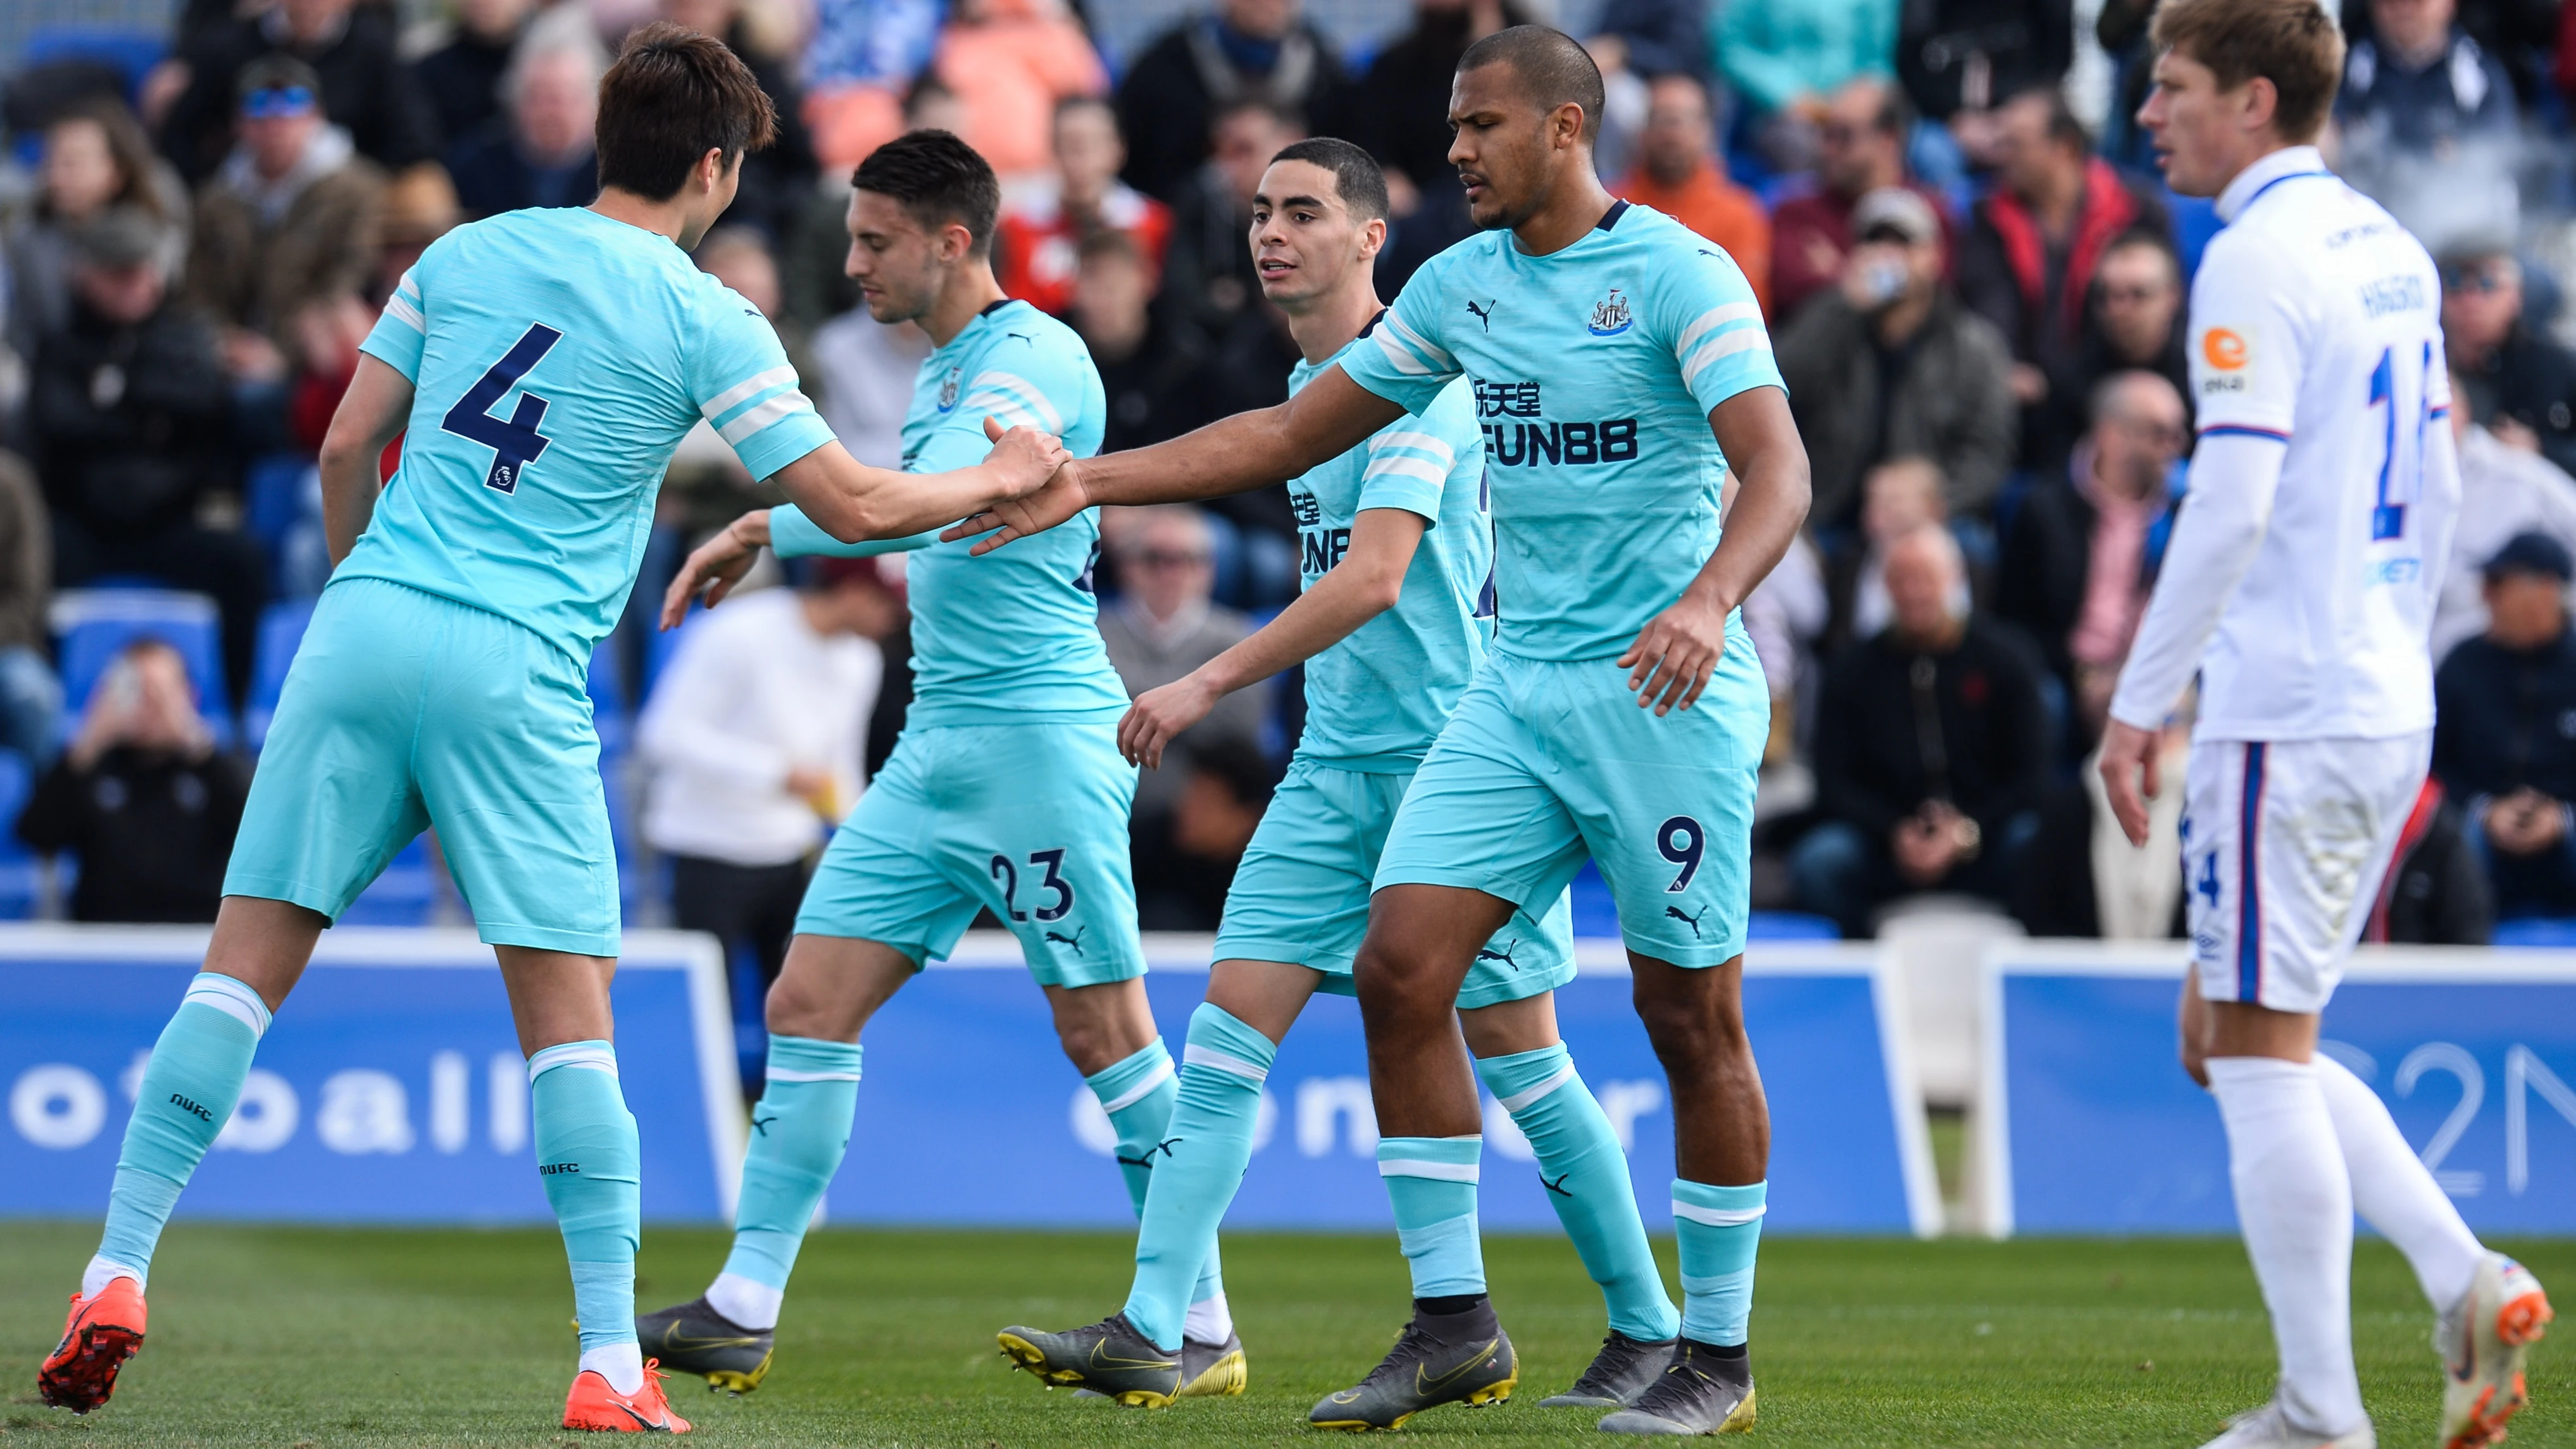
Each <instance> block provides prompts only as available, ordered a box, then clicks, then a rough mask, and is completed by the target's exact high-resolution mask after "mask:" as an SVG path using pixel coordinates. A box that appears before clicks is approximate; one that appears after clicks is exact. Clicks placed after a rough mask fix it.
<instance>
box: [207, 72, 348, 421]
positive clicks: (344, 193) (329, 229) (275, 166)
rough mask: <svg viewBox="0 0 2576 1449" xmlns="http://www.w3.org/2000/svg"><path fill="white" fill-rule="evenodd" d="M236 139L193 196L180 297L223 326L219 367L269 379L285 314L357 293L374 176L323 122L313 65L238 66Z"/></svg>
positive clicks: (341, 134) (342, 134)
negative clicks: (191, 235)
mask: <svg viewBox="0 0 2576 1449" xmlns="http://www.w3.org/2000/svg"><path fill="white" fill-rule="evenodd" d="M240 113H241V125H240V134H241V144H240V145H239V146H238V147H237V148H236V149H235V150H234V151H233V153H232V155H230V156H228V157H226V158H225V160H224V163H223V166H222V169H220V170H219V171H217V172H216V173H215V175H214V177H213V179H211V180H209V181H208V182H206V184H205V186H204V187H203V188H201V189H200V190H199V192H198V194H197V220H196V236H195V240H194V241H193V243H192V244H191V246H190V248H189V253H188V282H187V288H188V291H187V295H188V300H189V301H191V302H193V303H195V304H196V305H197V306H198V307H199V308H201V309H203V310H204V311H205V312H206V313H208V314H209V315H211V316H213V317H214V318H215V319H216V320H217V321H219V322H221V323H222V324H224V325H225V327H226V328H227V329H228V333H227V336H226V338H225V348H226V354H227V362H228V365H229V366H230V367H231V368H232V370H233V371H234V372H236V373H238V374H242V375H245V376H258V375H261V374H266V375H268V376H270V377H274V376H275V375H276V374H277V373H278V372H280V371H281V370H282V366H283V364H282V361H281V360H280V359H279V358H278V356H277V353H276V351H275V348H274V346H273V345H264V344H263V335H264V336H265V341H266V343H267V344H273V343H274V342H275V341H276V340H277V339H278V338H279V337H280V336H281V335H282V329H283V328H284V327H285V325H286V322H287V319H288V318H290V317H292V316H293V315H294V314H295V312H296V311H297V309H298V308H300V307H302V306H303V305H304V304H305V303H307V302H310V301H312V300H314V299H315V298H318V297H330V296H336V295H340V294H343V293H358V292H362V291H364V290H365V288H366V286H367V284H368V283H369V282H370V281H371V280H373V278H374V276H375V270H376V248H377V246H378V245H379V244H380V241H381V239H382V231H381V228H382V225H383V219H384V194H385V179H384V173H383V172H382V171H380V170H378V169H377V168H376V167H375V166H374V165H373V164H372V163H370V162H368V161H367V160H366V159H364V158H363V157H361V156H359V155H358V154H357V152H356V151H355V149H354V148H353V147H352V146H351V144H350V141H349V133H348V132H347V131H345V130H342V129H341V128H340V127H339V126H337V125H334V124H333V123H332V122H331V121H329V120H328V119H326V118H325V117H324V115H323V113H322V107H321V102H320V99H319V82H318V81H317V80H316V78H315V76H314V73H313V70H312V68H311V67H309V66H307V65H305V64H304V63H303V62H302V61H299V60H295V59H293V58H291V57H288V56H282V55H280V56H269V57H267V58H265V59H262V60H259V61H255V62H253V63H252V64H250V65H249V66H246V67H244V68H243V70H242V72H241V103H240Z"/></svg>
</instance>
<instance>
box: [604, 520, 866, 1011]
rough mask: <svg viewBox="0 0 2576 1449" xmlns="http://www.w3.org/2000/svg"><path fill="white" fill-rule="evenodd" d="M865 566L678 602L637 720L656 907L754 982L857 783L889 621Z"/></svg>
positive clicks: (783, 939) (764, 975) (769, 966)
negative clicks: (696, 606) (670, 639)
mask: <svg viewBox="0 0 2576 1449" xmlns="http://www.w3.org/2000/svg"><path fill="white" fill-rule="evenodd" d="M891 564H892V561H888V566H891ZM880 568H881V565H880V562H879V561H878V560H876V559H873V558H867V559H818V560H814V561H813V563H812V566H811V567H809V568H808V569H807V571H806V573H805V575H804V578H803V581H802V582H801V583H800V584H799V585H798V586H797V587H794V588H770V589H759V590H755V591H753V592H751V593H747V594H739V595H736V596H734V597H732V598H729V599H727V600H725V601H724V602H723V603H722V604H721V605H719V606H717V607H716V608H714V609H712V610H708V611H705V612H703V613H698V614H694V615H692V616H691V617H690V620H689V622H688V624H687V625H686V626H685V628H684V630H683V632H682V633H681V635H680V638H679V643H678V647H677V648H676V649H675V650H674V651H673V653H672V655H671V659H670V662H669V663H668V664H667V665H665V666H664V667H663V670H662V674H661V677H660V678H659V679H658V680H656V681H655V682H654V686H653V694H652V698H651V699H649V700H647V701H646V702H645V705H644V713H643V717H642V719H641V721H640V722H639V724H638V726H637V731H636V744H637V746H638V748H639V749H640V750H641V752H642V755H643V759H644V762H645V764H646V766H647V767H648V768H649V769H650V770H651V772H652V773H651V779H650V783H649V784H648V785H647V787H646V790H645V803H644V838H645V840H646V841H647V842H648V843H649V844H651V845H652V847H653V848H654V849H655V850H658V851H661V852H662V853H664V854H665V855H668V856H669V857H671V868H672V876H671V910H672V914H673V916H674V918H675V919H676V921H677V924H678V925H679V927H680V928H681V929H682V930H686V931H707V932H711V933H712V934H714V935H715V936H716V937H718V938H719V939H721V940H722V941H723V942H724V943H725V946H726V950H727V954H728V955H729V956H731V955H744V954H747V955H749V956H750V957H751V958H752V959H753V960H755V961H757V962H758V963H759V969H760V976H761V980H762V982H763V983H764V984H765V983H767V982H769V981H773V980H775V979H777V976H778V968H779V965H780V963H781V962H783V961H785V960H786V957H787V939H788V936H789V935H790V934H791V933H792V932H793V930H794V927H795V923H796V904H797V901H798V899H799V898H800V897H802V896H803V894H804V891H805V879H806V877H807V875H808V874H810V873H811V870H812V857H813V855H814V853H815V851H816V850H817V849H818V848H819V847H820V846H821V845H822V843H823V840H824V837H825V836H826V834H827V833H828V832H829V831H830V830H831V828H832V827H833V826H834V825H836V824H838V823H839V821H840V819H841V817H842V816H844V815H846V814H848V813H849V810H850V807H851V806H852V805H853V804H855V803H857V801H858V797H859V792H860V791H861V790H863V789H864V788H866V785H867V770H866V765H865V755H864V750H865V747H866V743H867V729H868V717H869V714H870V713H871V711H873V710H874V708H875V706H876V699H877V691H878V687H879V685H880V684H881V682H882V681H883V678H884V674H885V655H884V652H883V649H882V647H881V645H882V643H883V641H887V640H892V639H896V638H898V637H899V636H900V633H901V631H902V628H903V622H904V609H903V600H902V598H901V596H900V595H899V594H898V593H897V592H896V590H895V589H894V588H893V587H891V586H889V585H888V583H887V582H886V579H885V575H884V574H883V573H882V572H880Z"/></svg>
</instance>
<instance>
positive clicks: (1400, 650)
mask: <svg viewBox="0 0 2576 1449" xmlns="http://www.w3.org/2000/svg"><path fill="white" fill-rule="evenodd" d="M1375 345H1376V344H1375V343H1374V342H1373V341H1371V340H1370V338H1369V336H1368V334H1367V333H1365V332H1363V333H1362V334H1361V335H1360V336H1359V338H1358V339H1357V340H1356V341H1354V342H1352V343H1351V344H1350V346H1349V347H1345V348H1343V349H1342V352H1341V353H1338V354H1336V355H1335V357H1334V358H1332V359H1328V360H1327V361H1325V362H1324V363H1323V364H1321V365H1320V366H1318V365H1316V364H1312V363H1307V362H1299V363H1298V364H1297V366H1296V368H1295V370H1293V371H1291V372H1290V373H1289V374H1288V391H1289V392H1290V393H1292V394H1293V393H1295V392H1297V391H1298V390H1299V389H1301V388H1303V387H1304V386H1305V385H1306V384H1307V382H1308V381H1310V380H1312V379H1313V378H1314V376H1315V374H1317V373H1319V372H1321V371H1323V370H1324V368H1326V367H1330V366H1332V364H1333V362H1334V361H1338V360H1339V359H1340V358H1341V357H1342V356H1345V355H1347V354H1348V353H1349V352H1350V350H1351V348H1353V347H1374V346H1375ZM1484 475H1485V435H1484V434H1483V433H1481V432H1479V431H1478V430H1477V427H1476V404H1475V399H1474V395H1473V394H1472V393H1471V392H1470V390H1469V389H1468V386H1467V384H1466V383H1464V382H1458V383H1453V384H1451V385H1450V386H1448V387H1446V388H1443V389H1441V390H1440V392H1439V394H1438V396H1436V397H1435V398H1434V399H1433V400H1432V402H1431V405H1430V406H1429V407H1426V408H1424V409H1423V410H1422V415H1421V416H1420V417H1404V418H1399V419H1397V420H1396V421H1394V422H1392V423H1389V424H1388V425H1387V426H1385V427H1384V428H1381V429H1379V430H1378V432H1377V433H1376V434H1374V435H1373V436H1371V437H1370V438H1369V440H1368V441H1367V442H1365V443H1362V444H1361V445H1360V446H1358V447H1356V448H1353V449H1351V450H1350V451H1349V452H1347V453H1344V454H1342V455H1341V456H1340V457H1338V458H1335V459H1333V460H1332V461H1331V462H1329V463H1326V464H1324V465H1323V466H1322V467H1320V468H1315V469H1312V470H1310V471H1309V472H1307V473H1306V474H1304V475H1303V476H1301V477H1298V478H1294V479H1291V480H1289V483H1288V502H1289V505H1290V506H1291V507H1293V508H1294V509H1295V510H1296V513H1297V555H1298V560H1299V569H1300V571H1301V572H1302V573H1303V574H1304V576H1305V577H1304V586H1305V587H1306V588H1310V589H1311V588H1313V587H1314V586H1315V583H1316V581H1317V580H1318V579H1321V578H1322V577H1323V576H1324V574H1325V572H1326V571H1327V570H1329V569H1331V568H1332V567H1333V566H1334V565H1336V564H1338V563H1340V562H1341V561H1342V555H1343V553H1344V552H1346V551H1347V550H1348V549H1349V548H1350V544H1351V523H1352V521H1353V520H1354V519H1356V518H1357V517H1358V516H1359V514H1360V510H1362V509H1365V508H1401V509H1403V510H1405V511H1406V512H1408V513H1418V514H1420V515H1421V516H1422V517H1423V518H1425V519H1428V520H1429V521H1430V523H1431V526H1430V527H1429V528H1427V529H1425V530H1423V534H1422V543H1421V545H1420V547H1418V548H1416V549H1415V550H1414V554H1413V563H1412V565H1411V567H1409V568H1408V569H1407V570H1406V571H1405V575H1404V589H1403V592H1402V593H1401V594H1400V595H1398V596H1397V598H1396V601H1395V607H1393V608H1391V609H1388V610H1387V611H1386V612H1384V613H1382V614H1380V615H1378V616H1377V617H1376V618H1374V619H1371V620H1369V621H1368V622H1367V623H1365V624H1362V625H1361V626H1359V627H1358V628H1357V629H1354V630H1352V631H1351V633H1350V635H1349V637H1347V638H1345V639H1343V640H1342V641H1341V642H1340V643H1338V644H1335V645H1333V646H1332V647H1331V648H1329V649H1326V650H1325V651H1323V652H1322V653H1320V654H1317V655H1316V656H1315V657H1314V658H1312V659H1309V660H1307V661H1306V732H1305V735H1304V737H1303V738H1302V739H1300V740H1299V741H1298V742H1297V752H1298V753H1299V754H1301V755H1304V756H1307V757H1309V758H1312V759H1316V760H1322V761H1328V762H1330V763H1333V764H1337V765H1342V766H1344V767H1345V768H1352V769H1366V768H1376V769H1385V770H1407V771H1409V770H1411V769H1412V768H1413V767H1414V766H1416V765H1419V764H1420V763H1422V756H1423V753H1424V752H1425V751H1427V750H1429V749H1430V748H1431V741H1432V740H1433V738H1434V737H1436V736H1437V735H1438V734H1439V733H1440V727H1441V726H1442V725H1443V724H1446V723H1447V722H1448V719H1449V712H1450V711H1451V710H1453V709H1455V708H1457V707H1458V698H1459V696H1460V695H1461V694H1463V693H1465V692H1466V688H1467V680H1468V678H1469V677H1470V676H1471V675H1473V674H1474V673H1475V672H1476V664H1477V661H1479V660H1481V659H1483V658H1484V657H1485V639H1486V634H1487V631H1488V630H1489V629H1490V628H1491V627H1492V626H1491V624H1490V623H1489V622H1487V621H1488V620H1490V619H1491V617H1492V613H1493V610H1492V607H1491V605H1490V603H1489V602H1487V601H1488V600H1490V597H1491V588H1492V584H1493V568H1494V542H1493V524H1492V519H1491V518H1490V517H1489V516H1488V515H1487V514H1486V512H1485V498H1484ZM1012 546H1013V547H1015V548H1016V547H1018V545H1016V544H1014V545H1012ZM1480 614H1481V616H1482V617H1481V618H1480V617H1479V616H1480Z"/></svg>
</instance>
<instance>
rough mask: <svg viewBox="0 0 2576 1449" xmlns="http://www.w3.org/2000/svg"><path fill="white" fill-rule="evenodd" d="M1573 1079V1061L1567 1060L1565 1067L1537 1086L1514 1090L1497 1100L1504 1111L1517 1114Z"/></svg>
mask: <svg viewBox="0 0 2576 1449" xmlns="http://www.w3.org/2000/svg"><path fill="white" fill-rule="evenodd" d="M1573 1080H1574V1063H1573V1062H1572V1061H1568V1062H1567V1063H1566V1064H1565V1069H1564V1070H1563V1071H1560V1072H1558V1073H1557V1074H1556V1075H1555V1076H1552V1077H1550V1078H1548V1079H1547V1080H1546V1081H1544V1082H1541V1083H1539V1084H1538V1085H1537V1086H1535V1087H1532V1088H1530V1089H1529V1090H1528V1091H1526V1092H1514V1093H1512V1094H1511V1095H1510V1096H1508V1097H1503V1098H1500V1099H1498V1100H1500V1101H1501V1102H1502V1104H1503V1110H1504V1111H1506V1112H1509V1113H1511V1114H1512V1115H1514V1116H1519V1115H1520V1110H1521V1109H1522V1108H1523V1107H1526V1106H1528V1105H1530V1104H1531V1103H1533V1102H1536V1101H1537V1100H1539V1099H1540V1098H1542V1097H1544V1096H1546V1095H1547V1094H1548V1093H1550V1092H1553V1091H1555V1090H1556V1089H1557V1088H1559V1087H1562V1086H1564V1085H1565V1084H1566V1083H1568V1082H1570V1081H1573Z"/></svg>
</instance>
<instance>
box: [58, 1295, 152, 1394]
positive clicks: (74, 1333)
mask: <svg viewBox="0 0 2576 1449" xmlns="http://www.w3.org/2000/svg"><path fill="white" fill-rule="evenodd" d="M143 1318H144V1310H143V1285H142V1284H140V1283H137V1282H135V1281H134V1280H133V1279H131V1278H111V1279H109V1280H108V1284H107V1286H106V1287H104V1288H101V1289H100V1290H98V1293H97V1294H96V1296H94V1297H89V1298H84V1297H82V1296H81V1295H79V1294H77V1293H75V1294H73V1295H72V1311H71V1314H70V1316H69V1317H67V1318H65V1319H64V1320H63V1341H62V1342H60V1343H58V1344H55V1345H54V1351H53V1352H52V1353H50V1354H48V1355H46V1357H45V1362H44V1365H43V1366H42V1367H40V1368H38V1369H37V1370H36V1396H37V1397H38V1398H40V1399H42V1400H44V1401H45V1402H46V1403H48V1404H51V1405H53V1406H54V1407H55V1408H57V1409H69V1410H71V1411H72V1412H73V1413H75V1414H86V1413H88V1412H89V1411H90V1410H92V1409H95V1408H97V1407H98V1406H99V1405H101V1404H104V1403H106V1402H107V1396H108V1395H110V1394H112V1393H115V1392H116V1371H117V1370H118V1369H121V1368H123V1367H125V1361H126V1360H127V1359H129V1358H132V1357H134V1351H135V1350H136V1349H138V1348H141V1347H142V1346H143Z"/></svg>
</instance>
